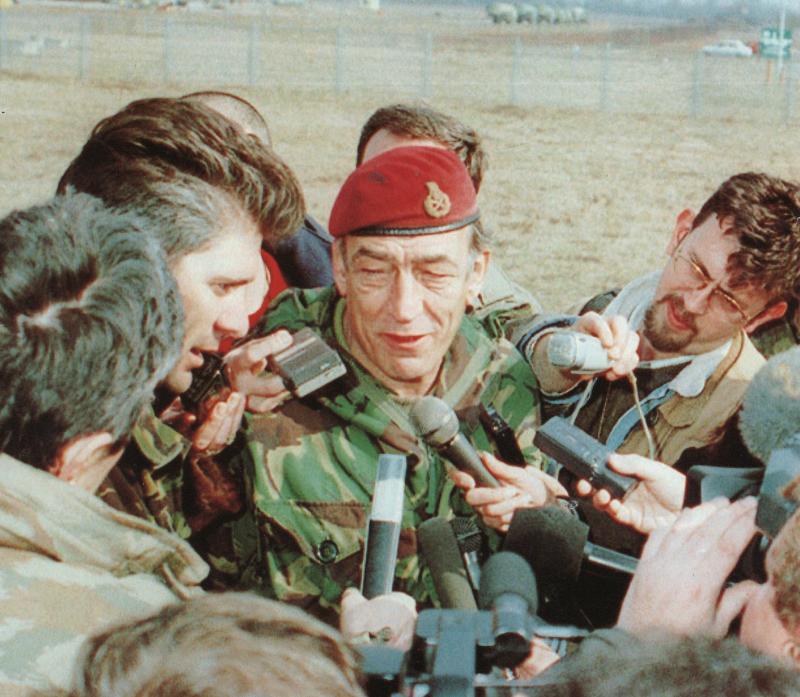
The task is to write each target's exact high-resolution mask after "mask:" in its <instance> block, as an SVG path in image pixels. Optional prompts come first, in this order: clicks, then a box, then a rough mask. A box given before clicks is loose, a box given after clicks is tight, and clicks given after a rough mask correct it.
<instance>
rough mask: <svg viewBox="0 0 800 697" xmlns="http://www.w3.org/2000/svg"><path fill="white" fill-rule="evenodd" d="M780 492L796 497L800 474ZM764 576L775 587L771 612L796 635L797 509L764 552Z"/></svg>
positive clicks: (799, 610) (799, 576) (799, 585)
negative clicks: (765, 569) (765, 555)
mask: <svg viewBox="0 0 800 697" xmlns="http://www.w3.org/2000/svg"><path fill="white" fill-rule="evenodd" d="M789 488H790V489H791V490H790V491H789V492H785V493H784V495H785V496H787V497H788V498H792V499H794V500H795V501H797V500H800V477H798V478H797V479H796V480H795V481H794V482H792V484H791V485H790V486H789ZM766 567H767V576H768V579H769V583H771V584H772V586H773V588H774V589H775V593H774V596H773V598H774V600H773V602H774V606H775V612H776V613H777V615H778V619H780V621H781V624H783V626H784V627H785V628H786V630H787V631H788V632H789V633H791V634H793V635H794V636H798V637H800V511H798V512H797V513H795V514H794V515H793V516H792V517H791V518H789V520H788V522H787V523H786V524H785V525H784V526H783V528H782V529H781V531H780V533H778V535H777V536H776V537H775V539H774V540H773V542H772V545H771V546H770V549H769V551H768V552H767V559H766Z"/></svg>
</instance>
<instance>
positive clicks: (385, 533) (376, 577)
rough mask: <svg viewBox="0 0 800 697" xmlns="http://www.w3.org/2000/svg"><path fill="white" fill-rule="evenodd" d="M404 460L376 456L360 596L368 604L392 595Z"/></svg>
mask: <svg viewBox="0 0 800 697" xmlns="http://www.w3.org/2000/svg"><path fill="white" fill-rule="evenodd" d="M405 480H406V458H405V457H404V456H403V455H388V454H382V455H380V456H378V474H377V476H376V477H375V490H374V491H373V493H372V510H371V511H370V515H369V523H368V525H367V539H366V542H365V544H364V564H363V566H362V574H361V592H362V593H363V594H364V597H365V598H367V600H369V599H371V598H375V597H377V596H379V595H386V594H388V593H391V592H392V586H393V584H394V571H395V567H396V566H397V546H398V544H399V542H400V526H401V524H402V520H403V503H404V500H405Z"/></svg>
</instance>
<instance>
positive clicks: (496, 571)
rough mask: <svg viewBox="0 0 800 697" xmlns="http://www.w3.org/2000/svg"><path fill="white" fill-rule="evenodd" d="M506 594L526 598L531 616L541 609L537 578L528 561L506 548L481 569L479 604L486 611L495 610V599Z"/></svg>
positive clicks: (490, 558)
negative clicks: (506, 550) (507, 550)
mask: <svg viewBox="0 0 800 697" xmlns="http://www.w3.org/2000/svg"><path fill="white" fill-rule="evenodd" d="M506 594H511V595H517V596H520V597H522V598H524V600H525V601H526V602H527V603H528V612H529V613H530V614H531V615H535V614H536V611H537V610H538V609H539V595H538V591H537V589H536V578H535V577H534V575H533V571H531V567H530V566H529V565H528V562H526V561H525V560H524V559H523V558H522V557H521V556H519V554H514V553H513V552H505V551H503V552H498V553H497V554H493V555H492V556H491V557H489V561H487V562H486V563H485V564H484V565H483V569H481V589H480V593H479V594H478V604H479V605H480V607H481V609H483V610H491V609H492V607H493V606H494V604H495V601H496V600H497V599H498V598H499V597H500V596H502V595H506Z"/></svg>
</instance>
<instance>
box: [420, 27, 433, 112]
mask: <svg viewBox="0 0 800 697" xmlns="http://www.w3.org/2000/svg"><path fill="white" fill-rule="evenodd" d="M422 42H423V53H422V85H421V87H420V94H421V95H422V96H423V97H425V98H428V97H430V96H431V82H432V78H431V73H432V72H433V34H432V33H431V32H425V36H424V37H423V39H422Z"/></svg>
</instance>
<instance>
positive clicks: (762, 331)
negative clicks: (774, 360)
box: [750, 301, 800, 358]
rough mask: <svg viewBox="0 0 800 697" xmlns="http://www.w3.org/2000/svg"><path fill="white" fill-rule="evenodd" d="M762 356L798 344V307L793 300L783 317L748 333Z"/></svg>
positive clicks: (799, 310)
mask: <svg viewBox="0 0 800 697" xmlns="http://www.w3.org/2000/svg"><path fill="white" fill-rule="evenodd" d="M750 339H751V340H752V342H753V344H755V347H756V348H757V349H758V350H759V351H760V352H761V354H762V355H763V356H764V358H771V357H772V356H774V355H775V354H776V353H781V352H782V351H786V350H787V349H790V348H792V347H793V346H797V345H798V344H800V307H798V305H797V302H796V301H793V302H792V303H790V305H789V309H788V310H787V312H786V314H785V315H784V316H783V317H780V318H778V319H776V320H774V321H772V322H767V323H766V324H762V325H761V326H760V327H757V328H756V330H755V331H754V332H753V333H752V334H751V335H750Z"/></svg>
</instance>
